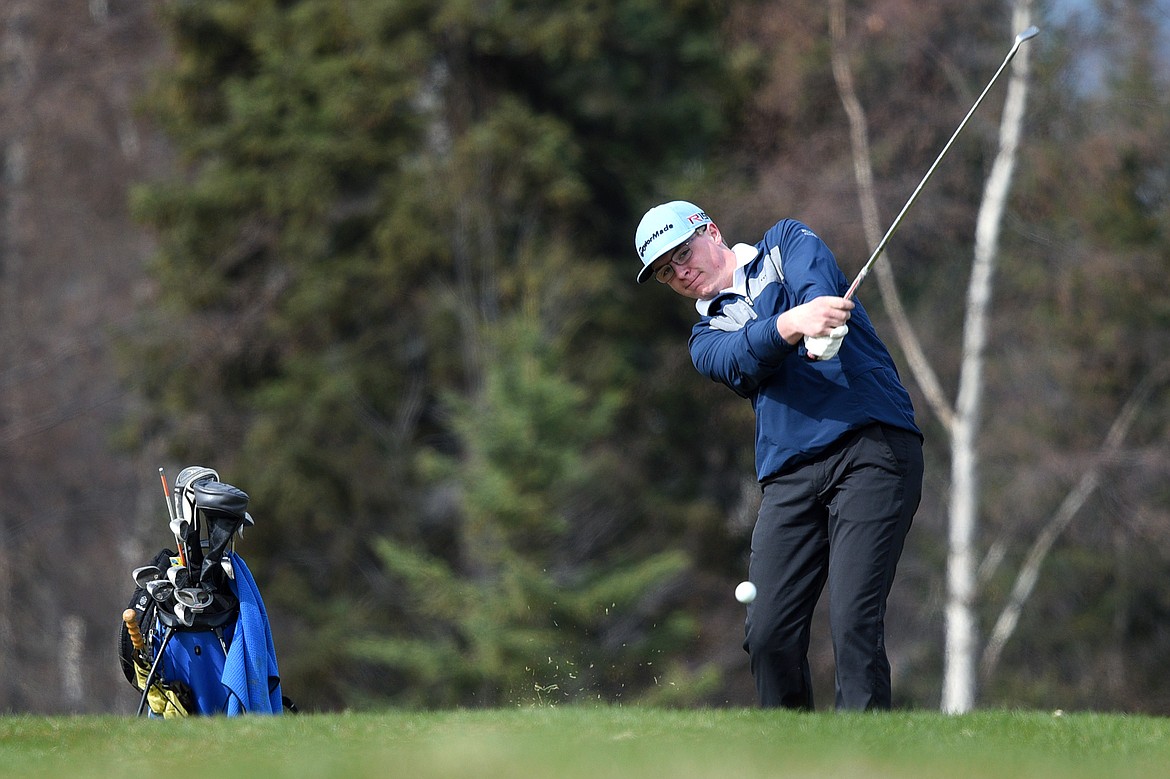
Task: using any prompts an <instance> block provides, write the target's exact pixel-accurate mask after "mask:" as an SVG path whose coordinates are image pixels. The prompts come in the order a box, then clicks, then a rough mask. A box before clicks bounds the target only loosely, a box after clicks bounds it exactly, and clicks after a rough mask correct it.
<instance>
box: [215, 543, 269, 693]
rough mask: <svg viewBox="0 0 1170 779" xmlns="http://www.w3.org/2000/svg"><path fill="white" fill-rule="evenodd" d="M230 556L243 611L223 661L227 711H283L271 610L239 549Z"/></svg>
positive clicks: (233, 587) (233, 586)
mask: <svg viewBox="0 0 1170 779" xmlns="http://www.w3.org/2000/svg"><path fill="white" fill-rule="evenodd" d="M229 557H230V559H231V562H232V570H233V571H234V572H235V579H234V580H232V584H231V587H232V590H233V592H235V594H236V597H237V598H239V600H240V615H239V617H238V618H237V619H236V629H235V632H234V633H233V634H232V641H231V644H230V648H229V649H228V653H227V659H226V660H225V661H224V664H223V677H222V681H223V686H224V687H225V688H227V690H228V692H229V693H230V694H229V695H228V701H227V714H228V716H234V715H236V714H280V713H281V709H282V704H281V694H280V671H279V670H278V669H277V666H276V647H275V646H274V645H273V643H272V627H271V626H270V625H269V624H268V612H267V611H265V610H264V600H263V599H262V598H261V597H260V590H259V589H258V588H257V587H256V580H255V579H253V578H252V572H251V571H249V570H248V566H247V565H245V564H244V560H243V558H242V557H240V556H239V555H238V554H236V553H235V552H231V553H230V554H229Z"/></svg>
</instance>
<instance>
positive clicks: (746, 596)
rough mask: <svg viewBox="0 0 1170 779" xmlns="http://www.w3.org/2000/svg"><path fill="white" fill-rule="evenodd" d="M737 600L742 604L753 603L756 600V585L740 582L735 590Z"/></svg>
mask: <svg viewBox="0 0 1170 779" xmlns="http://www.w3.org/2000/svg"><path fill="white" fill-rule="evenodd" d="M735 599H736V600H737V601H739V602H740V603H751V602H752V601H754V600H755V599H756V585H754V584H752V583H751V582H740V583H739V586H738V587H736V588H735Z"/></svg>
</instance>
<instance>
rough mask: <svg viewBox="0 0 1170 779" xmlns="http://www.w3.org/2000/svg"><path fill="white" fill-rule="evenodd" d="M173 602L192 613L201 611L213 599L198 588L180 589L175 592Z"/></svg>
mask: <svg viewBox="0 0 1170 779" xmlns="http://www.w3.org/2000/svg"><path fill="white" fill-rule="evenodd" d="M175 600H176V601H178V602H179V604H180V605H182V606H185V607H186V608H188V609H190V610H192V611H196V612H198V611H203V610H204V609H206V608H207V607H208V606H210V605H211V603H212V601H213V600H215V598H214V597H213V596H212V594H211V593H210V592H208V591H207V590H204V589H202V588H200V587H182V588H180V589H177V590H175Z"/></svg>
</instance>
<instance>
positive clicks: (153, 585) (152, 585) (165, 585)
mask: <svg viewBox="0 0 1170 779" xmlns="http://www.w3.org/2000/svg"><path fill="white" fill-rule="evenodd" d="M146 594H147V595H149V596H150V597H151V598H153V599H154V600H155V602H157V603H166V602H167V601H169V600H170V599H171V596H172V595H174V594H175V585H173V584H171V583H170V582H169V581H167V580H166V579H155V580H154V581H152V582H147V584H146Z"/></svg>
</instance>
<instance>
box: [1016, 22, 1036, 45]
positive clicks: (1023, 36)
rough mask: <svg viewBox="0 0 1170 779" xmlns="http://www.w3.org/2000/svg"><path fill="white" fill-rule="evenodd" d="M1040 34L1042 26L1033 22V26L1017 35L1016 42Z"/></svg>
mask: <svg viewBox="0 0 1170 779" xmlns="http://www.w3.org/2000/svg"><path fill="white" fill-rule="evenodd" d="M1039 34H1040V28H1039V27H1037V26H1036V25H1034V24H1033V25H1032V26H1031V27H1029V28H1028V29H1026V30H1024V31H1023V32H1022V33H1020V34H1019V35H1017V36H1016V43H1023V42H1024V41H1026V40H1030V39H1032V38H1035V37H1036V36H1037V35H1039Z"/></svg>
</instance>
